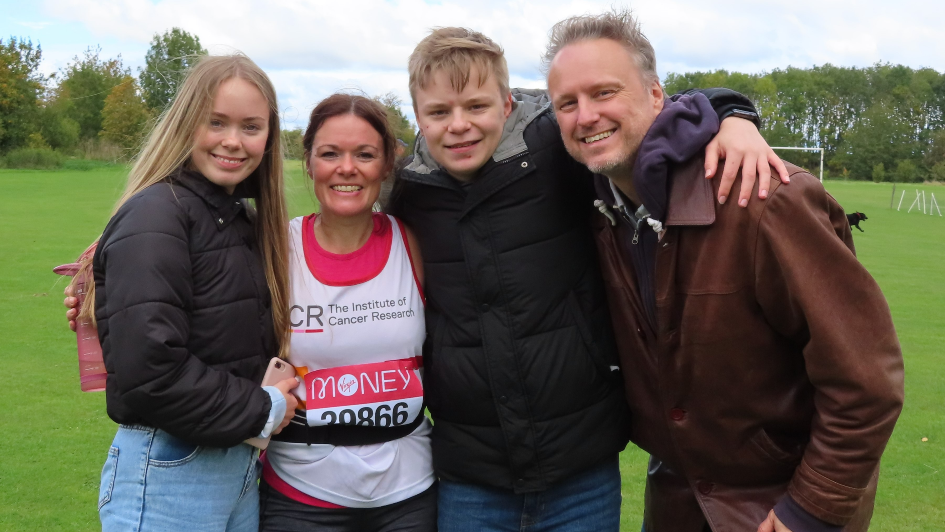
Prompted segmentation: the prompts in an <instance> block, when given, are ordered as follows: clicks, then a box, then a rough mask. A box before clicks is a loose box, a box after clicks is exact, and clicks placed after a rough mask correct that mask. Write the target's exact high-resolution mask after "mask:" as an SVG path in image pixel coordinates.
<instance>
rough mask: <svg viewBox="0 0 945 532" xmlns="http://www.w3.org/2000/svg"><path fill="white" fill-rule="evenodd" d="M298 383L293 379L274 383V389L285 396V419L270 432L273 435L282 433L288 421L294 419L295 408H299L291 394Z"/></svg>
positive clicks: (297, 402) (297, 401)
mask: <svg viewBox="0 0 945 532" xmlns="http://www.w3.org/2000/svg"><path fill="white" fill-rule="evenodd" d="M298 385H299V381H298V380H296V379H295V377H292V378H289V379H285V380H283V381H279V382H278V383H276V388H278V389H279V391H280V392H282V395H283V396H285V417H284V418H283V419H282V423H279V426H278V427H276V428H275V430H273V431H272V433H273V434H279V433H280V432H282V429H284V428H285V427H286V426H287V425H288V424H289V421H290V420H291V419H292V418H293V417H295V408H296V407H297V406H299V400H298V399H296V398H295V395H293V394H292V390H294V389H295V388H296V387H298Z"/></svg>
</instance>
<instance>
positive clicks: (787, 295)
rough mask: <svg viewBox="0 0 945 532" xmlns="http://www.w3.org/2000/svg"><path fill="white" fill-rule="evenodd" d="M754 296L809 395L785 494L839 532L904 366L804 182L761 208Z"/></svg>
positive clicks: (829, 204) (898, 401) (849, 252)
mask: <svg viewBox="0 0 945 532" xmlns="http://www.w3.org/2000/svg"><path fill="white" fill-rule="evenodd" d="M755 276H756V277H755V290H756V294H757V298H758V302H759V304H760V306H761V308H762V311H763V312H764V313H765V316H766V319H767V321H768V322H769V323H770V324H771V325H772V327H774V328H775V329H776V330H778V332H779V333H781V334H783V335H784V336H785V337H786V338H787V340H788V341H791V342H794V343H795V344H796V345H798V346H799V347H801V349H802V353H803V357H804V364H805V368H806V372H807V376H808V379H809V380H810V383H811V384H812V386H813V389H814V408H815V409H816V413H815V414H814V416H813V421H812V425H811V427H810V442H809V443H808V445H807V447H806V450H805V452H804V455H803V458H802V460H801V463H800V465H799V466H798V467H797V469H796V470H795V473H794V476H793V478H792V479H791V482H790V484H789V486H788V494H789V495H790V496H791V498H792V499H793V500H794V501H795V502H797V504H798V505H799V506H800V507H801V508H802V509H803V510H805V511H807V512H809V513H810V514H811V515H813V516H814V517H816V518H818V519H820V520H822V521H825V522H827V523H831V524H834V525H843V524H845V523H846V522H848V521H849V519H850V518H851V517H852V515H853V513H854V511H855V510H856V508H857V505H858V503H859V501H860V498H861V497H862V495H863V493H864V492H865V490H866V487H867V484H868V483H869V481H870V478H871V476H872V475H873V473H874V471H875V470H876V468H877V466H878V465H879V460H880V456H881V455H882V453H883V449H884V448H885V446H886V442H887V441H888V439H889V437H890V435H891V434H892V431H893V426H894V425H895V423H896V419H897V418H898V416H899V412H900V411H901V409H902V401H903V364H902V353H901V351H900V348H899V341H898V340H897V338H896V331H895V328H894V327H893V323H892V317H891V316H890V313H889V307H888V305H887V304H886V300H885V298H884V297H883V294H882V292H881V291H880V289H879V286H878V285H877V284H876V282H875V281H874V280H873V278H872V277H871V276H870V274H869V273H868V272H867V271H866V269H865V268H864V267H863V266H862V265H861V264H860V263H859V261H858V260H857V258H856V256H855V254H854V249H853V239H852V234H851V233H850V226H849V224H848V222H847V220H846V217H845V216H844V213H843V209H841V208H840V205H838V204H837V202H836V201H835V200H834V199H833V198H832V197H831V196H830V195H829V194H827V192H826V191H825V190H824V189H823V186H821V184H820V183H819V182H818V181H817V179H816V178H814V177H813V176H811V175H810V174H807V173H806V172H799V173H796V174H795V175H792V176H791V186H789V187H784V186H778V187H777V188H776V189H775V191H774V192H773V194H772V196H771V197H770V198H768V200H767V201H766V205H765V207H764V211H763V213H762V214H761V217H760V220H759V226H758V233H757V235H756V242H755Z"/></svg>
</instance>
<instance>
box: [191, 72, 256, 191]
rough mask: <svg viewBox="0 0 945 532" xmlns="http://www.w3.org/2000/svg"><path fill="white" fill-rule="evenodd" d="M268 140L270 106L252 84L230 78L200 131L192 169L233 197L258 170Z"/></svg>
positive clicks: (195, 144) (222, 85) (214, 102)
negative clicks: (238, 186)
mask: <svg viewBox="0 0 945 532" xmlns="http://www.w3.org/2000/svg"><path fill="white" fill-rule="evenodd" d="M268 139H269V104H268V102H266V98H264V97H263V95H262V93H261V92H259V89H257V88H256V86H255V85H253V84H252V83H250V82H248V81H246V80H244V79H240V78H230V79H228V80H226V81H224V82H223V83H221V84H220V86H219V88H217V93H216V95H214V97H213V109H212V111H211V113H210V118H209V120H208V121H207V122H206V123H204V124H201V125H200V126H198V127H197V133H196V135H195V136H194V150H193V153H191V155H190V160H191V162H192V163H193V166H194V167H195V168H196V169H197V170H198V171H199V172H200V173H201V174H203V176H204V177H206V178H207V179H208V180H210V182H211V183H215V184H217V185H220V186H221V187H223V188H224V189H226V191H227V193H230V194H232V193H233V189H234V188H236V185H238V184H240V183H241V182H242V181H243V180H244V179H246V178H247V177H249V175H250V174H251V173H253V171H254V170H255V169H256V167H258V166H259V163H260V161H262V157H263V154H264V153H265V151H266V141H267V140H268Z"/></svg>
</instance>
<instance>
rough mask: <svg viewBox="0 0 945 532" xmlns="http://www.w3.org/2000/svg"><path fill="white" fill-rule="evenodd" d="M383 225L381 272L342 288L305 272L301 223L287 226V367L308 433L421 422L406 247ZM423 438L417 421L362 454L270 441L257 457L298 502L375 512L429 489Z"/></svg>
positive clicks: (416, 320) (426, 433)
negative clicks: (300, 377)
mask: <svg viewBox="0 0 945 532" xmlns="http://www.w3.org/2000/svg"><path fill="white" fill-rule="evenodd" d="M389 219H390V222H391V231H392V232H393V235H392V242H391V249H390V254H389V256H388V258H387V263H386V264H385V265H384V267H383V269H382V270H381V272H380V273H379V274H378V275H377V276H375V277H374V278H372V279H368V280H366V281H364V282H362V283H359V284H354V285H351V286H329V285H326V284H323V283H322V282H320V281H318V280H317V279H316V278H315V277H314V275H312V272H311V271H310V269H309V267H308V265H307V263H306V258H305V248H304V244H303V242H304V240H303V234H302V233H303V220H304V219H303V218H296V219H294V220H292V221H291V222H290V224H289V239H290V240H289V242H290V244H289V247H290V251H289V279H290V287H291V288H290V292H291V297H290V302H289V305H290V307H291V309H292V310H291V312H290V322H291V324H292V336H291V343H290V350H289V362H291V363H292V364H293V365H294V366H295V367H297V368H305V369H306V370H307V373H306V375H305V377H304V378H305V383H304V384H303V385H300V386H299V388H298V389H296V393H297V395H298V396H299V397H303V398H304V399H305V410H306V419H307V422H308V424H309V425H311V426H320V425H329V424H346V425H358V424H360V425H372V426H377V425H381V426H392V425H404V424H407V423H410V422H411V421H413V420H414V419H415V418H416V417H417V416H422V415H423V412H422V403H423V386H422V383H421V380H420V371H421V365H422V362H421V358H420V356H421V347H422V345H423V340H424V337H425V334H426V333H425V325H424V317H423V300H422V297H421V295H420V291H419V289H418V287H417V283H416V280H415V278H414V273H413V268H412V267H411V263H410V256H409V255H408V251H407V247H406V246H407V244H406V238H405V237H404V235H403V234H402V233H401V230H400V226H399V224H398V222H397V220H396V219H394V218H393V217H389ZM309 254H310V255H311V256H313V257H314V256H316V252H315V251H314V250H309ZM298 420H299V417H298V416H296V421H298ZM431 430H432V428H431V426H430V423H429V422H428V421H426V420H425V421H424V422H423V423H422V424H421V425H420V426H419V427H417V429H416V430H414V431H413V433H411V434H410V435H409V436H406V437H403V438H399V439H397V440H394V441H390V442H385V443H379V444H372V445H357V446H343V447H336V446H333V445H307V444H305V443H289V442H281V441H272V442H271V443H270V445H269V449H268V452H267V457H268V460H269V463H270V465H271V466H272V469H273V470H274V471H275V472H276V474H277V475H279V477H280V478H281V479H282V480H284V481H285V482H286V483H287V484H289V485H290V486H292V487H293V488H295V489H297V490H299V491H301V492H302V493H305V494H306V495H309V496H311V497H315V498H317V499H321V500H324V501H327V502H330V503H334V504H338V505H341V506H345V507H349V508H375V507H379V506H385V505H388V504H393V503H396V502H400V501H403V500H405V499H408V498H410V497H413V496H414V495H417V494H419V493H421V492H423V491H424V490H426V489H427V488H429V487H430V486H431V485H432V484H433V481H434V479H435V477H434V475H433V460H432V453H431V450H430V432H431Z"/></svg>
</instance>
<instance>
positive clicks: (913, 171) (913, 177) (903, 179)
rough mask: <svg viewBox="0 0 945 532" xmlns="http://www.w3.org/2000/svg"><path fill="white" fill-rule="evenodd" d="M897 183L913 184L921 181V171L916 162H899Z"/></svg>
mask: <svg viewBox="0 0 945 532" xmlns="http://www.w3.org/2000/svg"><path fill="white" fill-rule="evenodd" d="M896 181H899V182H900V183H912V182H915V181H921V179H919V171H918V168H916V165H915V163H914V162H912V161H910V160H908V159H907V160H905V161H899V163H898V164H897V165H896Z"/></svg>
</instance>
